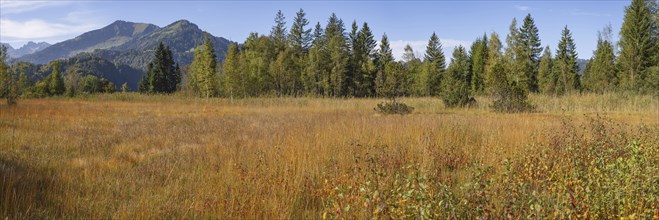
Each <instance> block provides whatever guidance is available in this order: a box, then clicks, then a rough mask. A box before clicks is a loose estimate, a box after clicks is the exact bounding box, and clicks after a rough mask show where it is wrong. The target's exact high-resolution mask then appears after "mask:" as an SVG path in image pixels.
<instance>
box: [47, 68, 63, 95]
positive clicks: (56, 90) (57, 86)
mask: <svg viewBox="0 0 659 220" xmlns="http://www.w3.org/2000/svg"><path fill="white" fill-rule="evenodd" d="M59 69H60V67H59V62H57V61H56V62H55V64H54V65H53V72H52V73H51V74H50V75H49V76H48V77H49V80H48V93H49V94H50V95H63V94H64V92H65V91H66V88H65V87H64V79H63V77H62V74H60V70H59Z"/></svg>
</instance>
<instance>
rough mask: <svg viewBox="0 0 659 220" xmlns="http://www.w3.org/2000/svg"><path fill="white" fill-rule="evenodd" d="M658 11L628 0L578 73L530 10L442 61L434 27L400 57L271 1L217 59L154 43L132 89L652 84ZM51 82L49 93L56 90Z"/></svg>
mask: <svg viewBox="0 0 659 220" xmlns="http://www.w3.org/2000/svg"><path fill="white" fill-rule="evenodd" d="M658 14H659V6H657V2H656V1H651V0H633V1H632V2H631V4H630V5H629V6H627V7H626V8H625V16H624V21H623V25H622V28H621V30H620V32H619V34H620V35H619V41H618V42H613V41H612V32H613V31H612V30H611V27H610V26H606V27H604V29H603V30H602V31H600V32H599V36H598V43H597V48H596V50H595V51H594V52H593V56H592V58H591V59H590V60H589V62H588V64H587V65H586V67H585V69H584V71H583V74H582V75H580V74H579V67H578V65H577V56H578V55H577V52H576V45H575V43H574V40H573V38H572V34H571V31H570V30H569V28H568V26H565V28H564V29H563V31H562V33H561V39H560V41H559V42H558V45H557V48H556V50H555V51H552V50H551V48H550V47H549V45H546V46H545V47H544V48H543V47H542V43H541V40H540V37H539V34H538V28H537V26H536V25H535V22H534V19H533V18H532V16H531V14H528V15H527V16H526V17H525V18H524V19H523V21H522V23H521V25H518V23H517V20H516V19H513V20H512V23H511V24H510V28H509V33H508V34H507V35H506V37H505V46H504V42H503V41H502V39H501V37H500V36H499V35H498V34H497V33H496V32H492V33H490V34H489V35H487V34H484V35H483V36H482V37H479V38H477V39H476V40H475V41H474V42H473V43H472V44H471V46H470V47H469V48H465V47H463V46H458V47H456V48H455V49H454V50H453V52H452V58H451V60H450V62H447V60H446V58H445V57H444V54H443V52H442V51H443V48H442V43H441V40H440V39H439V37H438V36H437V34H436V33H432V34H431V36H430V38H429V40H428V44H427V46H426V51H425V54H424V56H423V57H422V58H421V57H416V55H415V53H414V51H413V49H412V48H411V47H410V46H409V45H407V46H406V47H405V52H404V55H403V57H402V60H400V61H396V60H395V59H394V57H393V54H392V49H391V46H390V44H389V40H388V38H387V35H386V34H384V35H383V36H382V37H381V38H380V41H379V44H378V42H377V41H376V40H375V36H374V35H373V33H372V32H371V28H370V27H369V25H368V23H366V22H364V23H361V24H358V23H357V22H356V21H353V22H352V24H351V25H350V29H349V30H346V25H345V24H344V22H343V20H342V19H340V18H338V17H337V16H336V15H335V14H332V15H331V16H330V17H329V19H328V21H327V23H326V24H325V26H324V27H323V26H322V25H321V23H320V22H318V23H316V24H315V26H314V27H313V28H312V27H310V24H309V21H308V20H307V19H306V13H305V12H304V10H302V9H300V10H299V11H298V12H297V13H296V14H295V17H294V18H293V24H292V25H291V26H290V30H288V26H287V25H286V23H287V22H286V18H285V16H284V14H283V13H282V12H281V11H278V12H277V14H276V16H275V19H274V21H275V24H274V25H273V27H272V29H271V31H270V34H269V35H260V34H258V33H251V34H250V35H249V36H248V37H247V39H246V40H245V42H244V43H242V44H240V45H238V44H232V45H230V46H229V48H228V51H227V54H226V56H225V59H224V60H223V61H222V62H219V61H218V60H217V57H216V56H215V53H214V48H213V44H212V42H211V41H210V40H209V39H206V40H205V41H204V44H203V45H200V46H198V47H197V48H195V50H194V53H195V56H194V59H193V62H192V64H191V65H190V66H189V67H185V68H184V69H186V71H182V70H181V68H179V67H178V64H176V63H175V62H174V61H173V58H172V56H171V51H169V48H168V47H167V46H166V45H164V44H162V43H161V44H160V45H159V46H158V48H157V49H156V53H155V58H154V60H153V61H152V62H151V63H150V64H149V68H148V71H147V73H146V74H145V76H144V77H143V80H142V81H141V82H140V86H139V91H140V92H143V93H171V92H175V91H178V90H184V91H187V92H191V93H193V94H196V95H197V96H201V97H256V96H317V97H388V98H393V97H400V96H440V97H442V98H443V99H444V102H445V104H447V105H448V106H464V105H466V104H468V103H469V97H471V96H475V95H491V96H494V97H499V99H497V100H502V99H510V98H511V97H518V98H520V99H524V98H523V97H525V96H526V94H528V93H544V94H551V95H563V94H569V93H580V92H597V93H602V92H619V91H623V92H634V93H642V94H648V93H649V94H657V91H659V49H657V48H659V18H658V17H659V16H658ZM616 48H619V49H616ZM552 52H553V53H552ZM3 54H4V53H3ZM4 61H5V59H3V64H2V65H0V71H2V75H1V76H2V77H3V78H2V82H4V83H2V86H3V87H2V96H3V97H8V96H10V95H9V94H11V93H12V92H11V91H13V90H12V89H10V88H11V87H12V86H11V85H13V84H12V83H9V82H10V81H12V80H11V79H14V78H15V79H16V81H18V79H19V78H20V77H18V76H16V77H12V76H11V75H12V74H9V72H11V71H8V69H9V68H8V67H7V66H8V65H7V64H6V62H4ZM447 63H448V65H447ZM51 75H55V71H53V73H52V74H51ZM49 77H50V78H51V79H58V78H59V77H60V76H49ZM58 83H59V82H58V80H54V81H52V80H51V81H50V82H49V84H53V86H52V87H57V88H61V87H60V86H59V85H55V84H58ZM10 84H11V85H10ZM15 84H17V85H18V84H19V83H15ZM50 87H51V86H49V88H50ZM64 87H65V90H66V86H64ZM56 90H57V89H55V90H53V92H50V93H49V94H53V95H58V94H61V93H62V92H60V91H59V90H57V91H56ZM49 91H50V89H49ZM495 104H496V103H495Z"/></svg>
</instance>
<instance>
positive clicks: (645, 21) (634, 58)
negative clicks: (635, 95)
mask: <svg viewBox="0 0 659 220" xmlns="http://www.w3.org/2000/svg"><path fill="white" fill-rule="evenodd" d="M653 17H654V18H653ZM653 19H656V14H655V15H654V16H653V15H652V13H651V10H650V8H649V7H648V4H647V3H646V2H645V1H644V0H632V2H631V5H630V6H628V7H626V8H625V18H624V21H623V24H622V28H621V29H620V41H619V42H618V45H619V46H620V56H619V57H618V63H619V64H620V76H621V80H620V83H621V85H622V87H623V88H624V89H626V90H631V91H636V92H644V91H648V92H650V91H654V92H656V91H657V90H659V87H658V86H659V83H657V82H656V81H655V82H652V81H650V80H651V79H655V80H656V79H659V78H658V77H657V76H656V75H658V74H659V73H657V72H659V69H655V71H652V72H649V71H648V70H649V69H651V67H652V66H657V65H659V64H657V63H658V62H659V60H657V58H656V57H657V53H658V52H659V51H658V50H659V49H657V48H658V47H659V45H658V42H657V41H658V40H659V39H657V27H656V26H657V23H656V21H653Z"/></svg>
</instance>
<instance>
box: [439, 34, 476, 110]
mask: <svg viewBox="0 0 659 220" xmlns="http://www.w3.org/2000/svg"><path fill="white" fill-rule="evenodd" d="M470 66H471V65H470V60H469V56H468V55H467V51H465V49H464V47H462V46H458V47H456V48H455V49H454V50H453V57H452V58H451V64H449V66H448V69H446V77H444V79H443V80H442V99H443V100H444V105H446V106H447V107H463V106H465V105H467V104H468V102H469V94H470V93H469V83H468V77H469V72H470Z"/></svg>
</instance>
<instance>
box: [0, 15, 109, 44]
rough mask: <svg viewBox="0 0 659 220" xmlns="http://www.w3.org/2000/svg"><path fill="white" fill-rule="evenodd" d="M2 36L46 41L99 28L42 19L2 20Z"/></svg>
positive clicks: (90, 24)
mask: <svg viewBox="0 0 659 220" xmlns="http://www.w3.org/2000/svg"><path fill="white" fill-rule="evenodd" d="M0 26H2V29H0V36H3V37H9V38H15V39H25V40H27V39H34V40H38V39H44V38H53V37H58V36H63V35H70V34H77V33H82V32H85V31H89V30H92V29H94V28H97V27H98V25H96V24H95V23H88V22H84V23H72V22H65V23H59V22H47V21H44V20H41V19H31V20H27V21H15V20H10V19H4V18H0Z"/></svg>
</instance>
